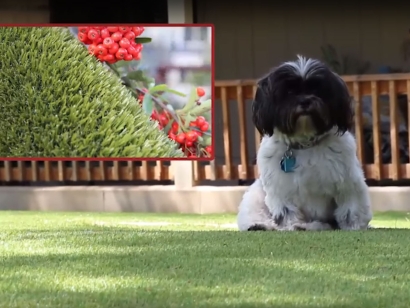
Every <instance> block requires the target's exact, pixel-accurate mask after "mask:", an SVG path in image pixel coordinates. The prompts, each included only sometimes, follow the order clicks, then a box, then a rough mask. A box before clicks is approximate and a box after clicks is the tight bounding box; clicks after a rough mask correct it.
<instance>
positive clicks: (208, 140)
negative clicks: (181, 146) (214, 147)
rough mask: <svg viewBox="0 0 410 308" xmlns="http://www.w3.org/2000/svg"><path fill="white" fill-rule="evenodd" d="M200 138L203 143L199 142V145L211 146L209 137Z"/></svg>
mask: <svg viewBox="0 0 410 308" xmlns="http://www.w3.org/2000/svg"><path fill="white" fill-rule="evenodd" d="M202 138H203V141H202V142H201V144H203V145H204V146H208V145H211V144H212V137H211V136H206V135H204V136H203V137H202Z"/></svg>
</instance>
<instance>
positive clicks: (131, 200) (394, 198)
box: [0, 185, 410, 214]
mask: <svg viewBox="0 0 410 308" xmlns="http://www.w3.org/2000/svg"><path fill="white" fill-rule="evenodd" d="M246 190H247V187H246V186H225V187H215V186H196V187H193V188H189V189H177V188H176V187H175V186H159V185H158V186H121V187H112V186H91V187H90V186H63V187H61V186H60V187H0V210H22V211H24V210H33V211H87V212H157V213H171V212H177V213H192V214H211V213H235V212H236V211H237V207H238V205H239V203H240V201H241V199H242V195H243V193H244V192H245V191H246ZM369 190H370V196H371V200H372V208H373V209H374V210H375V211H410V187H370V188H369Z"/></svg>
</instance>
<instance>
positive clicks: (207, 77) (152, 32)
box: [70, 27, 212, 108]
mask: <svg viewBox="0 0 410 308" xmlns="http://www.w3.org/2000/svg"><path fill="white" fill-rule="evenodd" d="M70 31H71V32H72V33H73V34H74V35H77V33H78V32H77V31H78V29H77V28H76V27H70ZM141 36H142V37H149V38H151V39H152V42H150V43H147V44H144V49H143V51H142V58H141V60H140V61H139V63H138V69H139V70H143V71H144V72H145V73H146V74H147V75H148V76H150V77H153V78H155V82H156V84H167V85H168V86H169V87H170V88H171V89H173V90H176V91H179V92H182V93H189V92H190V91H191V89H192V87H198V86H200V87H202V88H204V90H205V93H206V95H205V96H204V97H203V99H209V98H211V94H212V88H211V85H212V66H211V65H212V29H211V28H210V27H145V31H144V33H143V34H142V35H141ZM167 96H168V98H169V101H170V102H171V104H172V105H173V106H174V107H175V108H180V107H181V106H182V105H183V104H185V103H186V98H185V97H181V96H178V95H175V94H167Z"/></svg>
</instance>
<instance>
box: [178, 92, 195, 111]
mask: <svg viewBox="0 0 410 308" xmlns="http://www.w3.org/2000/svg"><path fill="white" fill-rule="evenodd" d="M197 99H198V94H197V92H196V89H195V88H192V90H191V93H190V95H189V99H188V102H187V103H186V105H185V106H184V108H182V112H187V111H188V110H190V109H192V108H193V107H194V106H195V104H196V100H197Z"/></svg>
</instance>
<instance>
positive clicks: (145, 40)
mask: <svg viewBox="0 0 410 308" xmlns="http://www.w3.org/2000/svg"><path fill="white" fill-rule="evenodd" d="M151 41H152V38H150V37H136V38H135V43H137V44H146V43H151Z"/></svg>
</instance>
